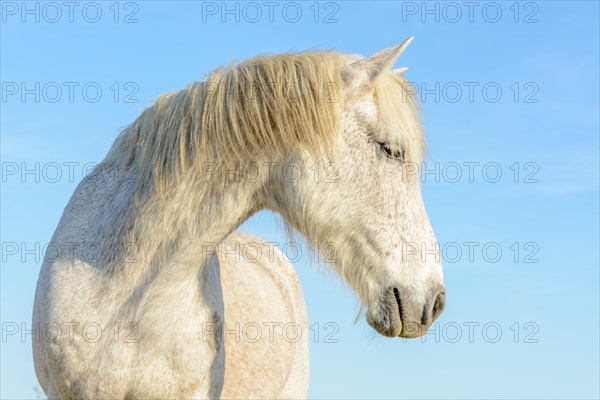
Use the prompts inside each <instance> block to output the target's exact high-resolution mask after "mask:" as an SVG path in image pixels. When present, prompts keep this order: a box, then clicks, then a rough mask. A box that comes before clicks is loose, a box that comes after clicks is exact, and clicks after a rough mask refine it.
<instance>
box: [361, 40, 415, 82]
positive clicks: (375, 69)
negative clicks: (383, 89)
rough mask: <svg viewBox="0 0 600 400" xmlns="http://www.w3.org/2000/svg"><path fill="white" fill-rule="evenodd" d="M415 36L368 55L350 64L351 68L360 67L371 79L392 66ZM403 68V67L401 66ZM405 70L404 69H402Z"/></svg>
mask: <svg viewBox="0 0 600 400" xmlns="http://www.w3.org/2000/svg"><path fill="white" fill-rule="evenodd" d="M413 39H414V38H413V37H412V36H411V37H409V38H408V39H406V40H405V41H404V42H402V43H401V44H398V45H396V46H392V47H388V48H387V49H384V50H381V51H378V52H377V53H375V54H372V55H370V56H368V57H365V58H363V59H361V60H358V61H355V62H353V63H352V64H350V67H351V68H354V69H357V70H358V69H360V70H363V71H366V73H367V75H368V76H369V79H371V80H373V79H375V78H376V77H377V76H378V75H379V74H380V73H381V72H382V71H384V70H386V69H388V68H391V67H392V65H394V62H396V59H397V58H398V57H399V56H400V54H402V52H403V51H404V49H406V48H407V47H408V45H409V44H410V42H412V41H413ZM400 69H401V70H402V68H400ZM402 72H404V71H402Z"/></svg>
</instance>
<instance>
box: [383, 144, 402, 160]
mask: <svg viewBox="0 0 600 400" xmlns="http://www.w3.org/2000/svg"><path fill="white" fill-rule="evenodd" d="M377 143H379V147H380V148H381V150H382V151H383V152H384V153H385V155H386V156H387V158H389V159H390V160H397V161H403V160H404V151H403V150H402V149H401V148H394V147H392V146H390V145H389V144H387V143H381V142H377Z"/></svg>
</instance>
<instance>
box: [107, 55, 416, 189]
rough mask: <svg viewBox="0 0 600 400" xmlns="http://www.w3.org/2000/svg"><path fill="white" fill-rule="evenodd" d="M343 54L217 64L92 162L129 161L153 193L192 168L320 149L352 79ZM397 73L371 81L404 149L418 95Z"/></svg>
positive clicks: (332, 133)
mask: <svg viewBox="0 0 600 400" xmlns="http://www.w3.org/2000/svg"><path fill="white" fill-rule="evenodd" d="M349 59H351V57H349V56H347V55H343V54H339V53H335V52H329V51H327V52H326V51H322V52H301V53H289V54H282V55H275V56H258V57H254V58H251V59H249V60H247V61H244V62H242V63H240V64H238V65H231V66H229V67H221V68H218V69H216V70H214V71H213V72H212V73H211V74H210V75H208V76H207V77H206V79H205V81H204V82H194V83H192V84H190V85H188V86H187V87H186V88H185V89H184V90H182V91H180V92H178V93H168V94H164V95H162V96H161V97H160V98H159V99H158V100H157V101H156V103H155V104H154V105H153V106H151V107H149V108H147V109H146V110H145V111H144V112H143V113H142V114H141V115H140V117H138V118H137V120H136V121H135V122H133V123H132V124H131V125H130V126H128V127H127V128H125V130H124V131H123V132H122V133H121V135H120V136H119V137H118V138H117V140H116V141H115V143H114V144H113V147H112V148H111V150H110V152H109V154H108V155H107V157H106V159H105V160H104V161H103V163H102V164H101V166H107V165H111V164H114V163H122V164H124V165H132V164H133V165H135V167H136V168H137V169H138V173H139V176H138V183H139V185H138V189H140V190H141V189H144V188H154V189H157V190H158V192H159V193H163V192H165V191H166V189H167V188H168V186H169V185H172V184H173V183H176V182H178V181H179V180H181V179H182V178H183V177H184V176H185V175H186V174H189V173H190V171H193V170H194V166H198V165H199V164H201V163H202V162H207V161H210V162H214V163H218V164H219V165H222V166H230V165H234V164H235V163H236V162H238V161H245V160H248V159H256V158H261V157H263V156H266V155H269V154H271V155H272V154H284V153H286V152H290V151H295V150H298V149H305V150H309V151H312V152H318V151H319V150H323V149H328V148H330V146H331V145H332V143H333V141H334V139H335V137H336V134H337V133H338V126H339V118H340V116H339V102H340V101H341V96H342V93H343V91H344V88H345V87H346V86H347V85H348V83H349V82H350V81H351V80H352V79H353V78H354V77H353V76H352V73H351V71H349V68H348V67H347V64H348V61H349ZM411 89H412V88H411V87H410V86H409V84H408V82H407V81H406V80H404V78H402V77H401V76H400V75H399V74H395V73H393V72H392V71H384V72H383V73H381V75H380V76H379V77H377V79H376V80H375V81H373V82H372V90H373V94H374V97H375V99H376V101H377V103H378V106H379V109H380V113H381V117H382V122H383V123H384V124H385V125H387V129H389V130H390V131H397V132H398V129H401V131H408V132H412V135H413V137H412V140H411V144H409V146H410V148H409V152H410V153H412V154H414V158H418V157H420V154H421V153H422V152H423V149H424V145H423V140H422V134H421V124H420V119H419V112H418V111H419V110H418V105H417V102H416V101H415V99H414V96H413V93H414V92H413V91H412V90H411Z"/></svg>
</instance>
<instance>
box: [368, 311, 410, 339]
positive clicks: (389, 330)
mask: <svg viewBox="0 0 600 400" xmlns="http://www.w3.org/2000/svg"><path fill="white" fill-rule="evenodd" d="M367 323H368V324H369V325H370V326H371V328H373V329H375V331H376V332H377V333H379V334H380V335H382V336H385V337H398V336H400V334H401V333H402V320H401V319H400V314H399V313H398V310H385V311H384V310H381V311H380V312H377V313H374V314H372V313H370V312H369V313H367Z"/></svg>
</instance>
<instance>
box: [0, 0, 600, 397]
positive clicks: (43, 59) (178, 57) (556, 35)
mask: <svg viewBox="0 0 600 400" xmlns="http://www.w3.org/2000/svg"><path fill="white" fill-rule="evenodd" d="M276 3H277V4H276V7H275V8H274V10H273V15H272V21H270V20H269V10H268V8H267V7H266V6H265V5H264V4H263V2H256V3H254V4H257V5H258V8H259V9H260V12H261V15H260V16H258V15H257V14H256V13H255V12H256V7H255V8H252V7H254V6H251V7H250V8H248V6H245V4H244V3H239V5H238V7H239V22H236V21H235V17H236V15H235V14H223V9H222V3H221V2H200V1H173V2H166V1H137V2H121V3H116V5H115V3H114V2H112V1H110V2H98V3H93V4H91V3H89V2H76V5H75V8H74V9H73V10H72V12H73V13H72V21H71V20H70V17H71V16H69V9H68V8H67V7H66V6H64V5H61V4H62V2H58V3H54V4H58V8H56V7H55V6H48V5H47V4H46V3H42V2H27V3H26V4H27V6H26V7H28V10H33V12H32V13H27V12H25V10H23V9H22V7H23V4H25V3H21V2H10V1H3V2H2V3H1V10H2V21H1V22H2V24H1V38H0V48H1V61H0V67H1V79H0V80H1V81H2V91H1V96H2V98H1V102H0V106H1V107H2V109H1V122H0V129H1V144H2V150H1V156H2V193H1V200H2V204H1V216H2V225H1V234H2V240H1V241H2V267H1V278H2V282H1V289H2V293H1V297H0V298H1V312H2V315H1V320H2V323H3V326H2V333H3V337H2V343H1V344H2V357H1V364H0V365H1V374H0V379H1V385H0V386H1V387H2V389H1V393H0V398H2V399H5V398H32V397H35V395H36V392H35V390H34V386H36V385H37V381H36V378H35V373H34V370H33V364H32V357H31V350H30V349H31V336H25V337H24V339H23V340H22V339H21V338H20V337H19V335H7V331H8V330H10V329H12V327H14V326H15V324H16V326H18V327H19V329H21V328H22V327H21V324H22V323H24V324H26V325H25V326H23V327H24V328H25V329H30V328H31V325H30V318H31V317H30V316H31V309H32V304H33V294H34V289H35V283H36V280H37V274H38V271H39V267H40V265H41V262H39V258H40V257H41V248H43V246H44V244H46V243H48V241H49V240H50V237H51V235H52V233H53V231H54V228H55V227H56V224H57V222H58V219H59V218H60V215H61V213H62V209H63V207H64V206H65V204H66V202H67V201H68V199H69V197H70V195H71V193H72V191H73V189H74V187H75V185H76V184H77V182H78V181H79V180H80V179H81V176H82V174H83V173H84V171H85V168H86V166H88V165H92V164H88V163H94V162H98V161H100V160H101V159H102V158H103V157H104V155H105V153H106V152H107V150H108V148H109V146H110V144H111V143H112V141H113V140H114V138H115V136H116V135H117V133H118V132H119V131H120V129H121V128H122V127H123V126H126V125H127V124H128V123H130V122H131V121H133V119H135V117H136V116H137V115H138V114H139V110H140V109H141V107H143V106H146V105H148V104H150V103H151V102H152V101H153V100H154V99H156V97H157V96H158V95H159V94H161V93H163V92H166V91H173V90H178V89H181V88H183V87H184V86H185V85H186V84H187V83H188V82H190V81H195V80H201V79H202V77H203V76H204V74H206V73H207V72H209V71H210V70H211V69H213V68H215V67H217V66H219V65H222V64H229V63H230V62H231V61H232V60H233V59H235V60H243V59H246V58H248V57H251V56H253V55H256V54H262V53H279V52H285V51H295V50H306V49H335V50H338V51H341V52H351V53H358V54H364V55H366V54H369V53H372V52H375V51H377V50H380V49H382V48H384V47H387V46H391V45H393V44H396V43H399V42H401V41H403V40H404V39H405V38H407V37H408V36H415V41H414V42H413V43H412V44H411V46H410V47H409V49H408V50H407V51H406V52H405V53H404V54H403V55H402V57H401V59H400V60H399V61H398V63H397V66H398V67H399V66H408V67H409V71H408V72H407V74H406V77H407V78H408V79H409V80H410V81H411V82H414V83H415V84H416V85H417V86H418V87H419V88H420V89H421V96H422V100H423V107H424V121H425V130H426V134H427V142H428V145H429V155H428V158H427V168H428V169H429V170H432V171H435V168H438V171H439V177H438V178H437V179H436V176H435V174H434V173H431V174H428V175H427V176H425V177H424V179H423V181H424V182H423V194H424V199H425V204H426V207H427V210H428V213H429V216H430V219H431V221H432V224H433V227H434V229H435V232H436V235H437V238H438V241H439V242H440V245H441V246H442V248H443V249H444V253H445V258H446V261H445V264H444V265H445V266H444V268H445V269H444V271H445V278H446V285H447V291H448V298H447V302H448V303H447V308H446V311H445V312H444V314H443V315H442V316H441V318H440V319H439V321H438V322H439V323H438V325H436V326H434V327H433V328H432V331H433V333H432V334H428V335H427V336H426V339H425V341H422V340H421V339H416V340H411V341H404V340H401V339H396V340H389V339H385V338H381V337H377V336H375V334H374V333H372V330H371V329H370V328H369V327H368V326H367V324H366V323H365V322H364V321H362V320H361V321H359V322H358V323H356V324H354V317H355V315H356V312H357V302H356V300H355V298H354V295H353V294H352V293H351V292H350V290H349V289H348V288H346V287H345V286H344V285H343V284H341V283H340V282H339V280H338V279H337V278H336V277H335V276H333V275H332V274H331V273H330V272H327V271H320V270H319V268H318V267H316V266H314V265H311V263H310V262H309V261H308V260H307V258H308V257H306V256H304V257H300V258H299V259H298V260H296V261H295V266H296V269H297V271H298V274H299V276H300V278H301V280H302V284H303V288H304V294H305V297H306V302H307V306H308V313H309V319H310V323H311V325H312V326H313V327H314V329H313V330H312V332H311V334H312V336H311V343H312V344H311V385H310V391H309V394H310V396H311V397H315V398H330V397H340V398H348V397H356V398H395V397H407V398H567V397H568V398H573V397H576V398H598V396H599V395H600V393H599V383H598V376H599V374H600V371H599V357H600V354H599V346H598V336H599V327H598V325H599V275H598V270H599V263H600V261H599V254H598V242H599V231H598V229H599V228H598V227H599V210H598V202H599V198H598V197H599V126H600V125H599V115H598V112H599V111H598V110H599V76H598V71H599V70H600V65H599V48H600V45H599V36H600V35H599V26H598V20H599V18H598V17H599V7H598V3H597V2H594V1H582V2H577V1H574V2H566V1H543V2H520V3H516V2H512V1H510V2H496V3H489V2H475V5H474V6H473V7H474V8H472V9H469V8H468V6H467V5H465V3H464V2H457V3H451V4H450V5H448V3H438V2H428V3H423V2H399V1H379V2H378V1H374V2H368V3H367V2H360V1H351V2H350V1H349V2H322V3H318V4H317V5H316V6H315V4H314V2H312V1H311V2H297V3H294V4H291V3H289V2H276ZM36 7H37V9H36ZM53 7H54V8H53ZM227 7H230V9H234V7H235V3H233V2H231V3H228V5H227ZM436 7H437V8H436ZM98 9H99V10H100V11H101V14H100V15H98V14H96V11H97V10H98ZM284 9H285V10H286V12H285V13H284V12H283V10H284ZM316 9H318V10H319V13H318V15H317V14H315V10H316ZM57 10H58V11H59V12H60V15H59V14H56V11H57ZM84 10H85V12H84ZM117 10H118V14H116V11H117ZM215 10H216V13H214V14H213V13H212V12H213V11H215ZM298 10H300V11H301V15H298V14H296V12H297V11H298ZM432 10H433V11H432ZM498 10H499V12H500V14H498ZM457 12H458V14H457ZM36 17H38V19H39V21H36ZM222 18H224V21H222ZM95 19H97V22H93V21H94V20H95ZM253 19H254V20H255V22H252V20H253ZM294 19H298V21H297V22H293V20H294ZM315 19H316V22H315ZM115 20H116V21H117V22H115ZM125 20H127V21H129V22H130V23H125V22H124V21H125ZM53 21H54V22H53ZM326 21H327V22H326ZM36 83H37V84H39V89H38V87H36ZM23 85H24V86H23ZM57 87H59V88H60V89H61V93H60V95H59V94H58V93H59V92H57V91H56V88H57ZM69 87H73V92H72V99H70V98H69V90H68V88H69ZM84 88H85V90H84ZM97 88H100V90H101V92H102V93H101V95H99V96H96V94H95V93H96V92H95V90H96V89H97ZM22 89H26V90H29V92H27V93H28V94H25V95H23V91H22ZM470 90H472V91H470ZM22 95H23V96H22ZM36 95H39V101H37V99H36ZM436 96H437V98H436ZM130 101H131V102H130ZM136 103H137V104H136ZM69 163H75V164H69ZM465 163H467V164H465ZM68 165H73V175H74V177H73V179H70V177H69V176H68V172H69V169H68ZM436 165H437V167H436ZM469 165H470V166H472V168H473V170H472V171H473V179H472V180H471V179H469V177H468V172H469V169H468V168H469V167H468V166H469ZM57 166H58V167H57ZM457 166H458V170H459V171H460V172H461V174H462V176H461V178H460V179H458V182H453V181H454V180H455V179H454V176H455V172H456V170H457ZM36 168H38V169H37V170H36ZM24 170H33V171H34V172H31V173H24ZM57 171H60V173H61V175H60V177H58V178H56V172H57ZM498 171H500V172H501V174H502V175H501V176H500V177H499V178H496V172H498ZM516 171H518V174H517V172H516ZM275 221H276V218H275V217H274V216H273V215H271V214H269V213H267V212H261V213H259V214H257V215H255V216H254V217H253V218H251V219H250V220H249V221H247V222H246V223H244V224H243V225H242V226H241V228H240V229H241V230H243V231H247V232H251V233H254V234H258V235H261V236H264V237H265V238H267V239H268V240H271V241H273V242H280V243H282V244H283V243H284V242H285V240H286V239H285V235H284V233H283V231H282V229H281V228H280V225H281V224H277V223H276V222H275ZM471 242H474V243H473V244H469V243H471ZM515 243H516V244H515ZM36 245H38V246H39V248H40V250H36ZM469 248H473V249H474V250H473V257H472V259H470V257H469ZM517 248H518V249H519V251H518V252H517V250H516V249H517ZM31 249H33V251H31V252H28V250H31ZM484 249H485V250H484ZM498 249H499V250H500V251H501V255H500V256H496V255H495V254H496V253H495V251H497V250H498ZM305 251H306V250H305ZM457 251H460V252H461V254H460V255H457V254H459V253H456V252H457ZM36 258H38V260H36ZM328 322H330V323H333V324H335V325H333V326H335V327H337V331H336V332H335V333H334V334H333V336H332V337H330V338H332V339H336V340H337V342H336V343H330V342H326V341H325V340H324V335H326V334H327V333H330V332H333V331H332V329H329V330H327V329H325V324H327V323H328ZM314 324H317V325H314ZM328 326H329V327H331V326H332V325H328ZM469 326H472V327H473V328H472V329H473V331H472V335H471V337H469V336H470V335H469ZM457 327H458V328H457ZM498 328H499V329H501V335H500V336H499V337H496V336H497V335H496V331H497V329H498ZM457 329H460V333H461V335H460V336H457V332H458V330H457ZM315 331H318V332H319V333H320V335H319V337H318V338H316V337H315V335H314V332H315ZM436 332H437V334H438V336H439V340H437V341H436V334H435V333H436ZM517 333H518V334H517ZM315 341H316V343H315Z"/></svg>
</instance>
